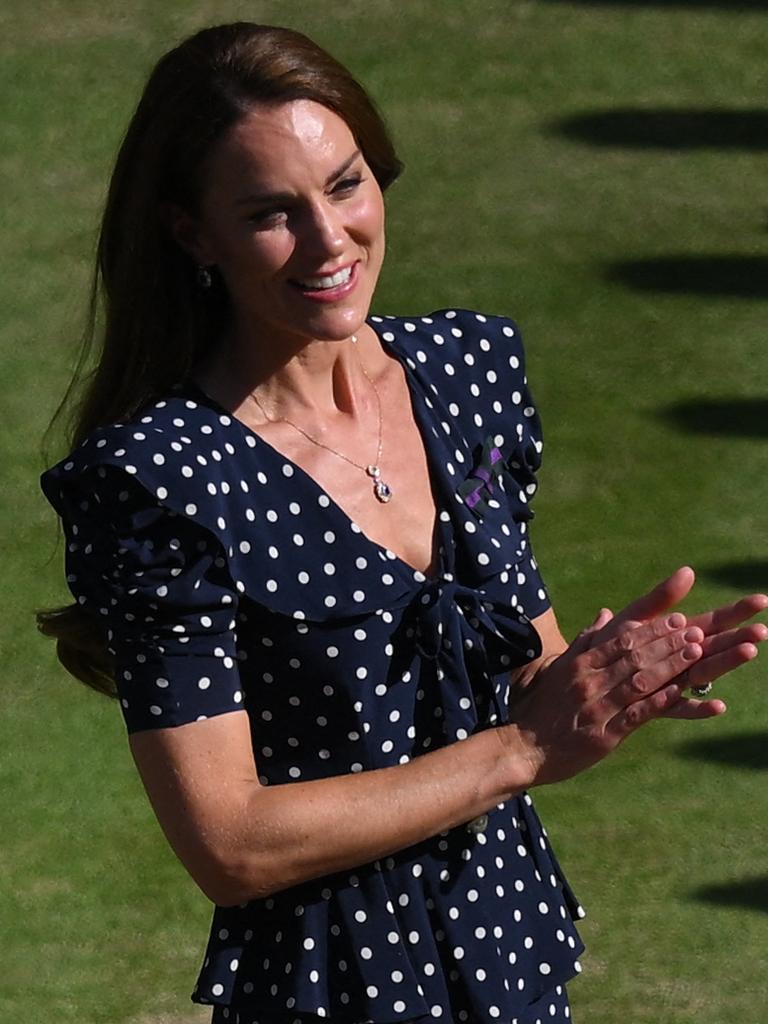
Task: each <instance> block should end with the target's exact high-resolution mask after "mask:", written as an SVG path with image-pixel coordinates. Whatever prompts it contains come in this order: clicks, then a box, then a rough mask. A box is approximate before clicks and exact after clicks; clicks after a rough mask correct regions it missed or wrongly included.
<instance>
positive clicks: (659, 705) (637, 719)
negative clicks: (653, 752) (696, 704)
mask: <svg viewBox="0 0 768 1024" xmlns="http://www.w3.org/2000/svg"><path fill="white" fill-rule="evenodd" d="M680 696H681V690H680V687H679V686H677V685H676V684H675V683H670V684H669V685H668V686H665V687H663V688H662V689H660V690H656V691H655V692H654V693H651V694H649V695H648V696H647V697H645V698H644V699H643V700H637V701H635V702H634V703H633V704H630V705H629V706H628V707H625V708H623V709H622V710H621V711H619V712H618V714H616V715H614V716H613V718H612V719H611V720H610V722H609V723H608V726H607V729H606V731H607V732H609V733H613V734H615V735H618V736H619V738H620V739H624V737H626V736H628V735H629V733H631V732H634V730H635V729H639V728H640V726H641V725H645V723H646V722H650V721H651V720H652V719H653V718H660V717H662V716H666V715H668V714H669V712H670V711H671V710H672V709H673V708H674V707H675V706H676V705H677V704H678V703H679V701H680Z"/></svg>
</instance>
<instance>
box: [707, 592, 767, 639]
mask: <svg viewBox="0 0 768 1024" xmlns="http://www.w3.org/2000/svg"><path fill="white" fill-rule="evenodd" d="M766 608H768V594H750V595H749V596H748V597H742V598H741V600H739V601H735V602H734V603H733V604H726V605H723V607H722V608H715V609H713V610H712V611H709V612H703V613H702V614H700V615H695V616H694V617H693V618H692V619H691V620H690V622H691V625H692V626H699V627H700V628H701V629H703V630H704V632H705V633H706V634H707V636H710V635H712V634H713V633H722V632H723V631H724V630H727V629H732V628H733V627H734V626H738V624H739V623H740V622H743V621H744V620H745V619H751V618H752V616H753V615H757V613H758V612H762V611H765V609H766Z"/></svg>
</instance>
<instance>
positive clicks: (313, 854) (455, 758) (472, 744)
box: [150, 727, 529, 904]
mask: <svg viewBox="0 0 768 1024" xmlns="http://www.w3.org/2000/svg"><path fill="white" fill-rule="evenodd" d="M511 729H513V727H502V729H498V728H493V729H489V730H486V731H484V732H482V733H478V734H476V735H475V736H471V737H469V738H468V739H466V740H461V741H459V742H457V743H453V744H451V745H450V746H448V747H444V748H442V749H440V750H436V751H432V752H430V753H428V754H423V755H421V756H419V757H416V758H414V759H413V760H412V761H409V762H407V763H405V764H401V765H394V766H392V767H389V768H381V769H376V770H372V771H365V772H358V773H354V774H348V775H341V776H336V777H333V778H328V779H321V780H316V781H311V782H295V783H289V784H285V785H275V786H263V785H261V784H259V783H258V781H256V780H254V781H252V782H251V783H249V784H247V785H244V786H242V787H238V788H237V792H236V793H232V794H229V795H228V794H224V795H223V798H222V799H221V800H220V801H219V803H218V805H217V808H216V810H215V811H212V810H211V808H210V806H208V807H207V809H206V813H205V822H204V823H203V822H202V821H200V820H198V821H197V822H195V820H194V818H195V815H194V810H193V809H192V808H190V813H188V814H187V813H185V814H182V815H178V813H177V814H176V815H175V816H174V821H175V822H176V823H180V828H178V829H176V830H175V834H174V829H173V828H170V829H169V828H168V827H166V833H167V834H168V838H169V840H170V841H171V843H172V845H173V846H174V848H175V849H176V852H177V853H178V855H179V857H180V859H181V860H182V861H183V863H184V864H185V865H186V866H187V868H188V870H189V871H190V873H191V874H192V875H193V877H194V878H195V880H196V881H197V882H198V884H199V885H200V886H201V888H202V889H203V890H204V891H205V892H206V893H207V895H209V896H210V897H211V898H212V899H213V900H214V901H215V902H217V903H220V904H236V903H242V902H245V901H247V900H250V899H255V898H259V897H264V896H267V895H269V894H270V893H274V892H277V891H279V890H282V889H286V888H288V887H290V886H293V885H297V884H298V883H300V882H304V881H307V880H309V879H312V878H319V877H321V876H323V875H327V874H332V873H334V872H336V871H342V870H345V869H350V868H354V867H357V866H359V865H361V864H365V863H368V862H370V861H373V860H376V859H378V858H380V857H384V856H387V855H388V854H391V853H394V852H395V851H397V850H401V849H404V848H405V847H408V846H411V845H413V844H414V843H418V842H421V841H422V840H424V839H427V838H428V837H430V836H433V835H436V834H437V833H439V832H443V831H446V830H448V829H451V828H454V827H456V826H457V825H461V824H463V823H464V822H467V821H470V820H471V819H473V818H475V817H477V816H478V815H480V814H483V813H484V812H485V811H488V810H489V809H490V808H492V807H494V806H496V805H497V804H499V803H501V802H503V801H504V800H507V799H509V798H510V797H512V796H514V795H515V794H517V793H520V792H522V791H523V790H524V789H525V787H526V784H527V782H528V779H529V775H528V774H527V772H528V766H527V764H526V762H525V759H524V758H522V757H516V756H515V754H514V750H513V745H511V744H510V737H508V736H507V735H506V733H507V732H509V731H510V730H511ZM178 795H179V794H177V797H178ZM150 796H151V797H152V796H153V794H152V793H150ZM155 796H156V795H155ZM153 803H155V806H156V810H157V811H158V817H159V818H160V820H161V822H162V821H163V815H162V814H161V808H160V807H158V806H157V801H156V799H155V798H154V797H153ZM176 810H177V812H178V810H179V805H178V803H177V804H176ZM165 824H166V825H167V824H168V820H167V818H166V823H165ZM193 835H194V836H196V841H194V842H193V841H191V837H192V836H193ZM201 835H202V836H204V840H205V841H204V843H203V844H201V843H200V841H199V837H200V836H201Z"/></svg>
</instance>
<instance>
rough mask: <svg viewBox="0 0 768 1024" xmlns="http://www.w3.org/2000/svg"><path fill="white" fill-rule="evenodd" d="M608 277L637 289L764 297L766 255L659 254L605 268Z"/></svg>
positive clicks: (766, 293) (767, 289) (766, 288)
mask: <svg viewBox="0 0 768 1024" xmlns="http://www.w3.org/2000/svg"><path fill="white" fill-rule="evenodd" d="M605 276H606V278H607V279H608V280H609V281H613V282H616V283H617V284H623V285H625V286H626V287H629V288H636V289H639V290H641V291H654V292H668V293H671V294H675V293H680V292H684V293H689V294H694V295H705V296H707V297H725V296H729V297H734V296H735V297H736V298H741V299H768V256H740V255H733V256H659V257H656V258H654V259H648V260H626V261H621V262H618V263H613V264H611V265H610V266H609V267H608V268H607V270H606V275H605Z"/></svg>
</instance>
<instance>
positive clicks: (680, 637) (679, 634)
mask: <svg viewBox="0 0 768 1024" xmlns="http://www.w3.org/2000/svg"><path fill="white" fill-rule="evenodd" d="M685 625H686V618H685V616H684V615H682V614H681V613H680V612H673V613H672V615H668V616H666V617H665V618H657V619H652V620H651V621H650V622H647V623H643V624H641V625H636V626H631V625H626V626H625V627H624V628H623V629H622V630H621V631H620V632H619V633H617V634H616V635H615V636H612V637H610V638H609V639H608V640H605V641H604V642H603V643H601V644H599V645H598V644H595V646H593V648H592V650H591V651H590V652H589V654H588V655H586V657H585V658H584V660H585V662H586V664H587V665H589V667H590V668H596V669H600V668H605V667H607V666H608V665H612V664H614V663H616V662H618V661H622V660H624V661H627V662H628V664H629V666H630V667H631V668H632V669H633V670H636V669H639V668H642V667H643V664H644V662H643V660H642V658H643V653H642V652H645V648H646V647H648V646H652V647H653V649H652V650H651V651H648V652H645V653H647V654H649V655H650V656H651V660H653V659H654V657H655V658H658V654H659V648H657V647H656V646H654V645H655V643H656V641H658V640H659V639H660V638H663V639H664V640H666V641H668V642H669V643H670V644H671V645H672V646H669V647H667V649H666V651H665V653H669V651H671V650H672V649H674V648H676V647H680V646H681V644H682V643H684V642H685V641H688V642H693V643H700V642H701V641H702V640H703V639H704V633H703V632H702V630H700V629H699V628H698V627H694V628H693V629H687V628H686V629H684V628H683V627H684V626H685Z"/></svg>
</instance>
